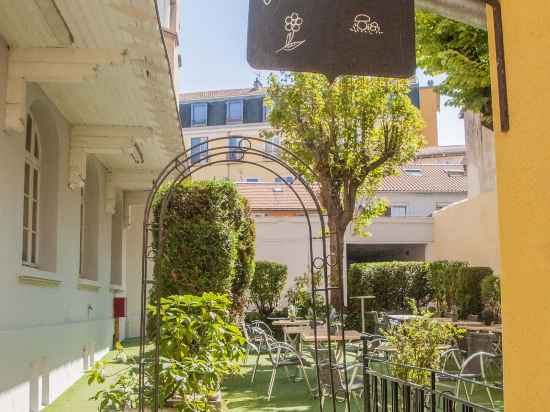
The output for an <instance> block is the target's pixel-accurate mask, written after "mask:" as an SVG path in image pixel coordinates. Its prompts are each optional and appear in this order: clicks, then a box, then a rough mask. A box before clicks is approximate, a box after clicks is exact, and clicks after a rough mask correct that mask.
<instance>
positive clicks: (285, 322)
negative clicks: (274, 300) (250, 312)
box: [272, 319, 311, 326]
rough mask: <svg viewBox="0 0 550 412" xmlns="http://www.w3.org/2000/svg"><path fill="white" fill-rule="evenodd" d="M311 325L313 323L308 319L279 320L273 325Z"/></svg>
mask: <svg viewBox="0 0 550 412" xmlns="http://www.w3.org/2000/svg"><path fill="white" fill-rule="evenodd" d="M310 324H311V321H310V320H307V319H296V320H294V321H292V320H290V319H278V320H274V321H273V323H272V325H273V326H309V325H310Z"/></svg>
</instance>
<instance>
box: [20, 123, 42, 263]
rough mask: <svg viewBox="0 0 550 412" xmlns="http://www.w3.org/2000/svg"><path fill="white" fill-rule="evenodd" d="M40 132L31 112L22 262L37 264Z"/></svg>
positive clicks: (26, 145)
mask: <svg viewBox="0 0 550 412" xmlns="http://www.w3.org/2000/svg"><path fill="white" fill-rule="evenodd" d="M40 158H41V149H40V134H39V132H38V128H37V126H36V123H35V122H34V119H33V117H32V116H31V114H28V115H27V125H26V136H25V181H24V194H23V256H22V259H23V264H25V265H29V266H38V261H39V256H38V244H39V243H38V242H39V235H40V231H39V217H40V216H39V214H40V213H39V210H40Z"/></svg>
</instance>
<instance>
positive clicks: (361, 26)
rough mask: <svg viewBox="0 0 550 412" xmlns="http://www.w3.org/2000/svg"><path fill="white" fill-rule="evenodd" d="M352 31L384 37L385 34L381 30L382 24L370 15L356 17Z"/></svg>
mask: <svg viewBox="0 0 550 412" xmlns="http://www.w3.org/2000/svg"><path fill="white" fill-rule="evenodd" d="M350 31H352V32H354V33H368V34H371V35H372V34H376V35H379V36H380V35H382V34H383V33H384V32H383V31H382V30H381V28H380V24H379V23H378V22H377V21H375V20H373V19H372V18H371V17H370V16H369V15H368V14H358V15H357V16H355V20H354V21H353V26H352V27H351V28H350Z"/></svg>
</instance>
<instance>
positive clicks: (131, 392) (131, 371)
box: [88, 293, 245, 412]
mask: <svg viewBox="0 0 550 412" xmlns="http://www.w3.org/2000/svg"><path fill="white" fill-rule="evenodd" d="M230 305H231V302H230V300H229V299H228V298H227V297H226V296H222V295H215V294H210V293H205V294H204V295H203V296H201V297H198V296H191V295H185V296H170V297H168V298H163V299H162V305H161V310H160V315H161V321H162V327H161V336H160V341H161V344H160V355H161V364H160V385H159V388H160V407H166V406H171V407H175V408H176V409H177V410H178V411H184V412H191V411H213V410H214V409H213V407H212V406H211V405H209V403H208V397H209V395H211V394H212V393H215V392H216V391H217V390H218V389H219V386H220V383H221V380H222V378H223V377H225V376H227V375H229V374H233V373H236V372H238V371H239V362H240V361H242V359H243V357H244V349H243V347H244V343H245V341H244V338H243V337H242V335H241V332H240V330H239V328H237V327H236V326H234V325H233V324H231V323H229V310H228V309H229V307H230ZM149 314H150V315H151V316H155V315H156V308H153V307H149ZM145 365H146V367H145V400H146V404H147V405H148V406H151V405H152V398H153V382H154V365H153V358H152V354H151V353H148V354H147V358H146V363H145ZM104 366H105V364H104V363H100V362H98V363H97V364H96V366H95V368H94V369H93V370H92V371H90V372H89V378H88V383H89V384H92V383H94V382H97V383H104V382H105V378H106V377H105V373H104ZM138 373H139V366H138V359H137V358H133V359H130V360H129V364H128V368H127V369H125V370H123V371H122V373H120V372H119V374H120V376H119V377H118V379H117V380H116V381H115V383H113V384H112V385H110V387H109V388H108V389H106V390H101V391H99V392H98V393H97V394H96V395H95V396H94V397H93V398H92V399H95V400H98V401H100V406H99V412H111V411H122V410H124V409H125V408H132V407H133V408H135V407H136V406H137V402H138V396H139V391H138V389H139V385H138V376H139V375H138Z"/></svg>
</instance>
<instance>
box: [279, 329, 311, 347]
mask: <svg viewBox="0 0 550 412" xmlns="http://www.w3.org/2000/svg"><path fill="white" fill-rule="evenodd" d="M309 333H313V329H312V328H311V327H310V326H283V335H284V340H285V342H287V343H290V344H291V345H292V346H294V348H295V349H296V351H298V352H301V346H302V335H303V334H309Z"/></svg>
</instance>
